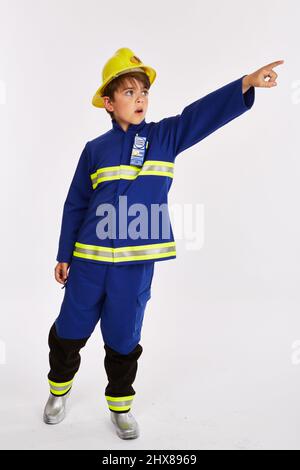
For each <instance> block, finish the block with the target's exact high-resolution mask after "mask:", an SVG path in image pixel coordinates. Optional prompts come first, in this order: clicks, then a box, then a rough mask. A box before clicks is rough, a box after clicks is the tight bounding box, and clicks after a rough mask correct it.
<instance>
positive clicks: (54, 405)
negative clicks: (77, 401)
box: [43, 390, 71, 424]
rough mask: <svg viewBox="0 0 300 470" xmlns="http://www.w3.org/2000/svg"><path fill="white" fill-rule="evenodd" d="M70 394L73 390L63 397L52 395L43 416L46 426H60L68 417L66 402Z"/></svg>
mask: <svg viewBox="0 0 300 470" xmlns="http://www.w3.org/2000/svg"><path fill="white" fill-rule="evenodd" d="M70 393H71V390H69V391H68V393H66V394H65V395H63V396H55V395H52V393H50V395H49V398H48V401H47V403H46V406H45V409H44V416H43V419H44V422H45V423H46V424H58V423H60V422H61V421H62V420H63V419H64V417H65V416H66V401H67V398H68V397H69V395H70Z"/></svg>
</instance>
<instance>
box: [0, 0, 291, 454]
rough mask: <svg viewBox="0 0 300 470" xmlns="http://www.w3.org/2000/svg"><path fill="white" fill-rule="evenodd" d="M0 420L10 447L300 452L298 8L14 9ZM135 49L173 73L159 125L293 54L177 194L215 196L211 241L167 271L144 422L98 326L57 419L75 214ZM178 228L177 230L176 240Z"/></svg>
mask: <svg viewBox="0 0 300 470" xmlns="http://www.w3.org/2000/svg"><path fill="white" fill-rule="evenodd" d="M0 8H1V14H0V97H1V104H0V119H1V140H0V146H1V147H0V152H1V176H2V177H1V196H0V197H1V246H2V250H1V297H0V301H1V331H0V339H1V343H0V345H1V347H0V352H1V361H0V362H1V364H0V382H1V383H0V385H1V403H0V409H1V419H0V433H1V434H0V443H1V444H0V445H1V448H7V449H47V448H49V449H72V448H82V449H139V448H141V449H267V448H272V449H276V448H277V449H278V448H284V449H291V448H295V449H300V436H299V420H300V409H299V387H300V379H299V375H300V363H299V354H298V353H299V349H300V346H299V344H297V341H299V340H300V316H299V280H300V263H299V254H300V253H299V236H300V224H299V196H300V190H299V174H300V163H299V112H300V93H299V88H300V82H299V80H300V70H299V50H298V44H299V36H298V35H297V31H298V30H299V15H300V6H299V3H298V2H296V1H291V0H290V1H286V2H282V1H281V0H273V1H272V2H269V1H266V0H259V1H258V0H253V1H252V2H250V3H249V2H248V3H247V2H246V3H245V2H239V1H238V0H227V1H226V2H221V1H216V0H210V1H209V2H204V1H199V0H197V1H196V0H188V1H185V2H180V1H174V0H173V1H169V0H167V1H163V2H157V3H156V2H152V3H151V2H150V3H149V2H148V3H147V2H146V3H145V2H140V1H135V0H131V2H123V1H120V0H119V1H115V2H113V3H109V2H102V1H96V0H85V1H78V0H76V1H74V0H26V1H25V0H23V1H22V0H19V1H16V0H9V1H8V0H7V1H4V0H1V1H0ZM120 47H129V48H131V49H133V51H134V52H135V54H136V55H137V56H138V57H140V58H141V59H142V60H143V61H144V62H145V63H146V64H148V65H151V66H152V67H153V68H154V69H155V70H156V71H157V78H156V80H155V82H154V84H153V87H152V88H151V90H150V95H149V108H148V113H147V116H146V122H150V121H158V120H160V119H162V118H163V117H167V116H171V115H175V114H178V113H179V112H181V111H182V109H183V108H184V107H185V106H186V105H187V104H189V103H191V102H192V101H195V100H196V99H198V98H200V97H201V96H204V95H205V94H207V93H209V92H210V91H213V90H214V89H216V88H218V87H220V86H222V85H224V84H226V83H229V82H231V81H232V80H235V79H237V78H239V77H241V76H242V75H244V74H249V73H251V72H254V71H255V70H257V69H258V68H260V67H262V66H264V65H266V64H268V63H270V62H273V61H275V60H280V59H284V60H285V63H284V64H283V65H281V66H279V67H277V68H276V69H275V71H276V72H277V73H278V74H279V77H278V80H277V81H278V85H277V87H274V88H272V89H262V88H259V89H258V88H256V90H255V95H256V96H255V103H254V105H253V108H252V109H251V110H250V111H249V112H246V113H245V114H243V115H242V116H241V117H239V118H237V119H236V120H234V121H232V122H230V123H229V124H228V125H226V126H224V127H223V128H222V129H219V130H218V131H217V132H216V133H214V134H211V135H210V136H209V137H207V138H206V139H205V140H203V141H201V142H200V143H198V144H196V145H195V146H193V147H192V148H190V149H188V150H186V151H185V152H183V153H182V154H180V155H179V156H178V157H177V159H176V167H175V178H174V181H173V186H172V188H171V191H170V193H169V202H170V204H173V203H179V204H184V203H191V204H193V205H196V204H202V205H203V208H204V226H203V230H204V244H203V246H202V247H201V249H198V250H189V249H188V248H187V244H186V242H187V240H178V241H177V252H178V257H177V259H176V260H171V261H168V262H161V263H156V265H155V275H154V278H153V284H152V298H151V300H150V301H149V304H148V306H147V308H146V312H145V319H144V326H143V330H142V341H141V344H142V346H143V348H144V352H143V354H142V356H141V358H140V359H139V367H138V373H137V377H136V380H135V382H134V388H135V391H136V397H135V401H134V405H133V408H132V412H133V414H134V415H135V417H136V419H137V420H138V422H139V425H140V428H141V436H140V437H139V439H136V440H134V441H121V440H120V439H119V438H118V437H117V436H116V434H115V432H114V429H113V425H112V423H111V422H110V420H109V413H108V410H107V405H106V401H105V398H104V388H105V386H106V383H107V380H106V375H105V371H104V365H103V360H104V349H103V342H102V338H101V334H100V328H99V324H98V325H97V327H96V329H95V332H94V334H93V336H92V338H91V339H90V340H89V342H88V343H87V345H86V347H85V348H84V349H83V350H82V353H81V356H82V363H81V368H80V371H79V373H78V375H77V379H76V382H75V384H74V386H73V390H72V394H71V397H70V411H69V414H68V416H67V417H66V419H65V421H63V422H62V423H60V424H59V425H58V426H47V425H46V424H44V423H43V422H42V412H43V407H44V405H45V403H46V400H47V398H48V393H49V391H48V382H47V373H48V371H49V366H48V344H47V337H48V331H49V328H50V326H51V324H52V322H53V321H54V319H55V318H56V316H57V315H58V312H59V308H60V305H61V301H62V299H63V295H64V290H61V289H60V285H59V284H57V283H56V281H55V280H54V267H55V264H56V253H57V247H58V237H59V230H60V224H61V216H62V208H63V203H64V200H65V197H66V193H67V190H68V188H69V185H70V182H71V179H72V176H73V173H74V170H75V167H76V165H77V162H78V159H79V156H80V153H81V151H82V149H83V147H84V145H85V143H86V142H87V141H88V140H91V139H93V138H95V137H97V136H98V135H101V134H102V133H104V132H106V131H107V130H108V129H110V128H111V122H110V117H109V115H108V114H107V113H106V112H105V111H104V110H103V109H97V108H95V107H93V106H92V105H91V99H92V96H93V94H94V92H95V91H96V89H97V88H98V86H99V85H100V84H101V82H102V80H101V71H102V67H103V65H104V63H105V62H106V61H107V60H108V59H109V58H110V57H111V56H112V55H113V54H114V52H115V51H116V50H117V49H119V48H120ZM175 235H176V234H175Z"/></svg>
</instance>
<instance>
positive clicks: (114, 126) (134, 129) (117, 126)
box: [111, 118, 146, 134]
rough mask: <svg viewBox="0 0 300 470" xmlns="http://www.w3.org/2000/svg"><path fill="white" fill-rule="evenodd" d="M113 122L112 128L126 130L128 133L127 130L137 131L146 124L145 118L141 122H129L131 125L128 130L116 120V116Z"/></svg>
mask: <svg viewBox="0 0 300 470" xmlns="http://www.w3.org/2000/svg"><path fill="white" fill-rule="evenodd" d="M111 123H112V128H113V129H115V130H120V131H121V132H124V133H125V134H126V133H127V132H137V131H139V130H140V129H142V127H144V125H145V124H146V121H145V118H144V119H143V120H142V121H141V122H140V123H139V124H129V126H128V128H127V131H124V129H122V127H121V126H120V124H118V122H117V121H116V120H115V118H113V119H112V120H111Z"/></svg>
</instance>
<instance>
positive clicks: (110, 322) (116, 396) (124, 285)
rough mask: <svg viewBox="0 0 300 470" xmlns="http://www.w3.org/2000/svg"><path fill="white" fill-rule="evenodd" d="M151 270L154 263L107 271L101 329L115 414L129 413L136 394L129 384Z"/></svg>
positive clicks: (137, 352) (148, 295) (138, 351)
mask: <svg viewBox="0 0 300 470" xmlns="http://www.w3.org/2000/svg"><path fill="white" fill-rule="evenodd" d="M153 273H154V262H152V263H139V264H132V265H124V266H115V265H114V266H110V269H109V271H108V275H107V286H106V298H105V301H104V304H103V309H102V312H101V318H100V328H101V332H102V336H103V340H104V348H105V352H106V355H105V359H104V366H105V370H106V373H107V378H108V384H107V387H106V389H105V398H106V401H107V404H108V407H109V409H110V410H112V411H115V412H117V413H124V412H128V411H129V410H130V408H131V405H132V401H133V397H134V395H135V390H134V388H133V386H132V384H133V382H134V380H135V377H136V373H137V366H138V359H139V357H140V356H141V354H142V351H143V348H142V346H141V345H140V344H139V341H140V338H141V329H142V324H143V317H144V312H145V308H146V304H147V302H148V300H149V299H150V298H151V283H152V278H153Z"/></svg>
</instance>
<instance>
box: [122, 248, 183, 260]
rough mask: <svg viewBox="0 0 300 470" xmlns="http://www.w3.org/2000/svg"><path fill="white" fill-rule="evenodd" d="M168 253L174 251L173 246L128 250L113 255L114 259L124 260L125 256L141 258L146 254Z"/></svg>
mask: <svg viewBox="0 0 300 470" xmlns="http://www.w3.org/2000/svg"><path fill="white" fill-rule="evenodd" d="M169 251H174V246H167V247H163V248H162V247H161V248H150V249H149V248H148V249H147V250H128V251H117V252H116V253H115V258H125V257H127V256H141V255H148V254H151V255H152V254H153V255H154V254H159V253H169Z"/></svg>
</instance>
